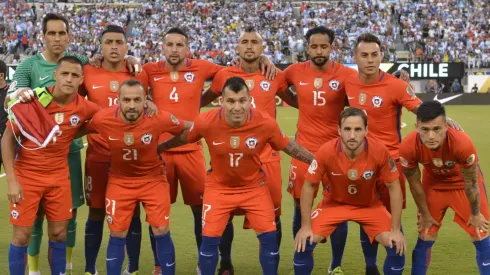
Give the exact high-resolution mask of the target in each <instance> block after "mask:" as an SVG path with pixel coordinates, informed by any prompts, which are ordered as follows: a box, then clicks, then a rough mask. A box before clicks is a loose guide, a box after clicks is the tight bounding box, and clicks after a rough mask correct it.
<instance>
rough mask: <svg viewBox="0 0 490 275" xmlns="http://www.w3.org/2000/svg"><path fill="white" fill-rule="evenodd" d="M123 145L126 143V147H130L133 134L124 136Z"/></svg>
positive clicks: (132, 141)
mask: <svg viewBox="0 0 490 275" xmlns="http://www.w3.org/2000/svg"><path fill="white" fill-rule="evenodd" d="M124 143H126V145H132V144H133V143H134V136H133V134H124Z"/></svg>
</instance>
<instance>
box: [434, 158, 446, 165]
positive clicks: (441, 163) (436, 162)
mask: <svg viewBox="0 0 490 275" xmlns="http://www.w3.org/2000/svg"><path fill="white" fill-rule="evenodd" d="M432 163H433V164H434V165H435V166H437V167H442V166H443V165H444V162H442V159H439V158H433V159H432Z"/></svg>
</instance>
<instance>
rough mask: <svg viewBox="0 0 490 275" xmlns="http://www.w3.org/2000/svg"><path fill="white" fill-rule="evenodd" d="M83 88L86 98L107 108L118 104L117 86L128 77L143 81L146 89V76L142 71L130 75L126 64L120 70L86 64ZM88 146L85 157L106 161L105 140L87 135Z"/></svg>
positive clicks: (95, 135) (106, 149) (108, 154)
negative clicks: (113, 70)
mask: <svg viewBox="0 0 490 275" xmlns="http://www.w3.org/2000/svg"><path fill="white" fill-rule="evenodd" d="M83 75H84V81H83V84H82V85H83V88H84V89H85V91H87V98H88V100H90V101H92V102H94V103H96V104H97V105H99V106H100V107H101V108H108V107H111V106H113V105H118V104H119V102H118V98H117V96H118V89H119V86H120V85H121V84H122V83H123V82H124V81H126V80H128V79H130V78H134V79H137V80H139V81H141V83H143V86H144V87H145V90H148V76H147V75H146V73H145V72H144V71H142V72H141V74H139V75H138V76H132V75H131V73H130V72H129V71H128V69H127V68H126V66H125V67H124V69H123V70H122V71H120V72H110V71H108V70H106V69H105V68H102V67H101V68H96V67H94V66H91V65H88V66H84V67H83ZM87 140H88V148H87V158H88V159H90V160H92V161H98V162H108V161H109V160H110V152H109V147H108V144H107V142H106V141H105V140H104V139H103V138H102V137H101V136H100V135H97V134H93V135H89V136H88V137H87Z"/></svg>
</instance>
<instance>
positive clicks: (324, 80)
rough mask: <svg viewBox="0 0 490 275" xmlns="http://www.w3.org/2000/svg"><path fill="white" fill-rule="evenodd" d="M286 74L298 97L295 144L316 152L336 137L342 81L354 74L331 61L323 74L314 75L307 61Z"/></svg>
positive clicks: (289, 69)
mask: <svg viewBox="0 0 490 275" xmlns="http://www.w3.org/2000/svg"><path fill="white" fill-rule="evenodd" d="M285 73H286V79H287V81H288V83H289V84H290V85H294V87H295V88H296V93H297V97H298V106H299V116H298V125H297V127H298V130H297V132H296V141H297V142H298V143H299V144H301V145H303V146H304V147H305V148H306V149H308V151H310V152H316V151H317V150H318V148H320V146H321V145H322V144H324V143H325V142H327V141H329V140H332V139H334V138H337V137H338V136H339V134H338V127H339V118H340V113H341V112H342V110H344V105H345V84H344V82H345V79H346V78H347V77H348V76H349V75H353V74H356V71H355V70H354V69H351V68H349V67H346V66H344V65H342V64H339V63H337V62H334V61H331V66H329V68H328V69H327V71H326V72H317V71H315V69H313V67H311V61H307V62H303V63H297V64H293V65H291V66H289V67H288V68H287V69H286V71H285Z"/></svg>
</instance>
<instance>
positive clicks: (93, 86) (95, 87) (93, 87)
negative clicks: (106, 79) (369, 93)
mask: <svg viewBox="0 0 490 275" xmlns="http://www.w3.org/2000/svg"><path fill="white" fill-rule="evenodd" d="M100 88H104V86H95V85H92V90H95V89H100Z"/></svg>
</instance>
